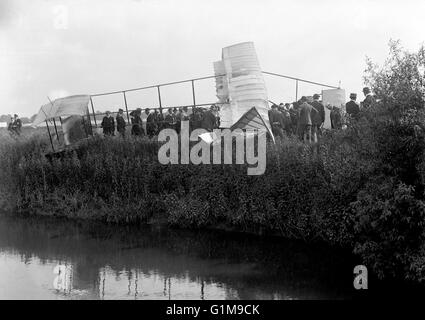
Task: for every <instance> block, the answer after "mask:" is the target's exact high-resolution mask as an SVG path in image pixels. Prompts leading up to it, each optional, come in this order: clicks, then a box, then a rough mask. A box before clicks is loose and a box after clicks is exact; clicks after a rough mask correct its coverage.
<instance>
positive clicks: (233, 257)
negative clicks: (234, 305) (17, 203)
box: [0, 216, 354, 300]
mask: <svg viewBox="0 0 425 320" xmlns="http://www.w3.org/2000/svg"><path fill="white" fill-rule="evenodd" d="M353 265H354V263H353V262H352V260H351V257H348V259H347V256H345V257H344V256H343V255H342V254H341V253H340V252H335V251H332V250H330V249H327V248H325V247H321V246H314V247H313V246H311V245H310V246H307V245H303V244H300V243H297V242H293V241H283V240H282V239H275V238H274V239H273V238H272V239H270V238H260V237H255V236H249V235H239V234H238V235H235V234H227V233H223V232H211V231H199V232H193V231H182V230H173V229H168V228H160V227H143V228H136V227H122V226H111V225H104V224H100V223H91V222H87V221H83V222H80V221H79V222H72V221H63V220H53V219H40V218H25V219H24V218H10V217H4V216H0V299H167V300H171V299H299V298H302V299H311V298H349V297H350V295H351V294H352V289H351V285H352V266H353Z"/></svg>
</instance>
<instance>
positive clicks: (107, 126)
mask: <svg viewBox="0 0 425 320" xmlns="http://www.w3.org/2000/svg"><path fill="white" fill-rule="evenodd" d="M100 126H101V127H102V128H103V134H104V135H105V136H112V135H114V134H115V121H114V118H113V117H112V116H111V112H109V111H106V115H105V116H104V117H103V120H102V124H101V125H100Z"/></svg>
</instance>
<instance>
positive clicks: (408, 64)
mask: <svg viewBox="0 0 425 320" xmlns="http://www.w3.org/2000/svg"><path fill="white" fill-rule="evenodd" d="M366 64H367V67H366V70H365V76H364V82H365V84H366V85H368V86H370V87H371V89H372V91H373V92H374V93H375V96H376V98H377V100H378V101H380V102H379V103H378V104H377V105H376V107H377V109H376V110H375V112H377V113H378V114H379V115H380V116H381V117H382V116H385V115H386V116H387V117H385V118H391V119H392V120H394V121H399V120H403V119H404V118H405V117H406V116H407V117H411V115H412V113H413V114H416V113H417V112H423V110H424V106H425V105H424V101H425V100H424V97H425V47H424V46H423V45H422V46H421V47H420V48H419V50H418V51H417V52H408V51H406V50H404V49H403V48H402V47H401V45H400V41H399V40H398V41H394V40H390V42H389V57H388V58H387V59H386V61H385V63H384V65H383V66H381V67H380V66H378V65H377V64H374V63H373V62H372V61H371V60H370V59H369V58H367V60H366Z"/></svg>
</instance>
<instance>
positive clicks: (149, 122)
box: [145, 108, 158, 138]
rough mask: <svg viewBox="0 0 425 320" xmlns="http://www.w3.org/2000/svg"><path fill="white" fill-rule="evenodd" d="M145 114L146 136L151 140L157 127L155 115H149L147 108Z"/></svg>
mask: <svg viewBox="0 0 425 320" xmlns="http://www.w3.org/2000/svg"><path fill="white" fill-rule="evenodd" d="M145 113H146V115H147V118H146V134H147V135H148V136H149V138H152V137H153V136H154V135H155V134H156V131H157V129H158V125H157V123H156V121H155V120H156V114H155V113H151V112H150V109H149V108H146V109H145Z"/></svg>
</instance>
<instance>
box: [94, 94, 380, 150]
mask: <svg viewBox="0 0 425 320" xmlns="http://www.w3.org/2000/svg"><path fill="white" fill-rule="evenodd" d="M363 93H364V95H365V99H364V101H363V102H362V103H361V104H359V103H357V101H356V100H357V94H356V93H351V94H350V101H349V102H347V103H346V105H345V112H344V111H343V110H342V106H336V105H330V104H327V105H326V106H325V105H323V103H322V101H320V95H319V94H314V95H313V96H312V97H306V96H303V97H301V99H300V100H299V101H296V102H293V103H285V104H283V103H280V104H279V105H277V104H273V105H272V107H271V110H270V111H269V121H270V126H271V128H272V132H273V135H274V136H275V137H280V138H283V137H284V136H285V135H286V136H293V135H295V136H298V137H299V138H300V139H301V140H303V141H306V142H310V143H311V142H317V140H318V137H319V136H320V135H321V134H322V129H323V125H324V122H325V108H327V109H329V111H330V122H331V128H332V129H337V130H338V129H343V127H344V125H345V124H346V119H347V118H349V119H354V120H355V119H357V117H358V115H359V112H360V108H367V107H369V106H370V105H372V104H373V103H375V99H374V97H373V95H372V94H371V91H370V89H369V88H368V87H365V88H364V89H363ZM191 111H192V112H190V113H189V110H188V107H181V108H168V110H167V112H166V113H161V112H159V111H158V109H155V110H153V111H152V110H151V109H150V108H146V109H145V110H144V111H143V112H144V114H145V115H144V116H143V118H144V119H145V121H143V120H142V115H143V113H142V109H141V108H138V109H136V110H134V111H132V112H131V113H130V122H131V135H134V136H145V135H146V136H149V137H150V138H152V137H153V136H156V135H157V134H158V133H159V131H161V130H162V129H167V128H168V129H174V130H176V132H177V133H179V132H180V124H181V121H189V128H190V131H192V130H194V129H198V128H203V129H205V130H207V131H210V132H211V131H213V130H214V129H215V128H219V127H220V107H218V106H216V105H211V106H210V108H209V109H205V108H200V107H193V108H192V110H191ZM101 127H102V128H103V133H104V135H106V136H111V135H115V131H117V132H118V134H119V135H121V136H123V137H125V135H126V130H125V128H126V121H125V115H124V110H123V109H119V110H118V113H117V115H116V117H115V119H114V117H113V116H112V114H111V112H109V111H107V112H106V115H105V117H104V118H103V120H102V124H101Z"/></svg>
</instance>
